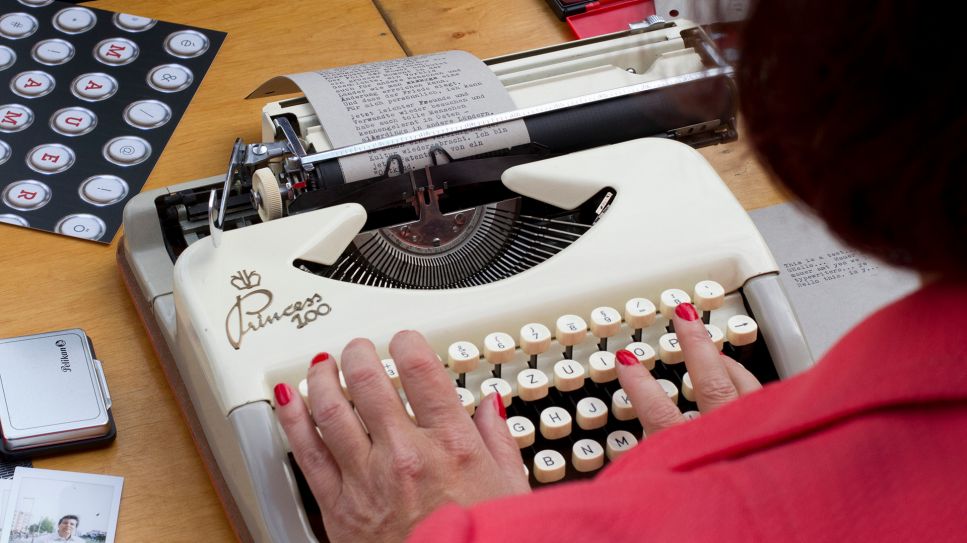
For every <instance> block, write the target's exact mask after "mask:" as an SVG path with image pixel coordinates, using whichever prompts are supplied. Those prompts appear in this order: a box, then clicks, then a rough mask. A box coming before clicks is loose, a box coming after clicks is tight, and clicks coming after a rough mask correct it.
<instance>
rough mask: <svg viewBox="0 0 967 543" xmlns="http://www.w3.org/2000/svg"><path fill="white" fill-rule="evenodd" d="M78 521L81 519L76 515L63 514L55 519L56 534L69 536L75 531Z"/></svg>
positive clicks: (64, 536) (65, 537)
mask: <svg viewBox="0 0 967 543" xmlns="http://www.w3.org/2000/svg"><path fill="white" fill-rule="evenodd" d="M80 523H81V520H80V519H79V518H77V515H64V516H63V517H61V518H60V520H58V521H57V535H59V536H61V537H63V538H64V539H67V538H69V537H70V536H72V535H74V532H76V531H77V525H78V524H80Z"/></svg>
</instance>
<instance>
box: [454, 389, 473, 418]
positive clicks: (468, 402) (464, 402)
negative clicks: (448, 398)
mask: <svg viewBox="0 0 967 543" xmlns="http://www.w3.org/2000/svg"><path fill="white" fill-rule="evenodd" d="M457 399H458V400H460V405H461V406H463V408H464V409H466V411H467V414H469V415H470V416H473V412H474V410H475V409H476V406H475V405H474V403H473V402H474V398H473V393H472V392H470V391H469V390H467V389H465V388H463V387H457Z"/></svg>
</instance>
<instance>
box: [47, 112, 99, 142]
mask: <svg viewBox="0 0 967 543" xmlns="http://www.w3.org/2000/svg"><path fill="white" fill-rule="evenodd" d="M95 126H97V115H95V114H94V112H93V111H91V110H89V109H86V108H82V107H65V108H63V109H58V110H57V111H56V112H55V113H54V114H53V115H52V116H51V118H50V127H51V129H53V130H54V132H58V133H60V134H63V135H65V136H82V135H84V134H87V133H88V132H90V131H91V130H94V127H95Z"/></svg>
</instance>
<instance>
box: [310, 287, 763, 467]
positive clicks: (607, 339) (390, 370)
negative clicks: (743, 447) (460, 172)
mask: <svg viewBox="0 0 967 543" xmlns="http://www.w3.org/2000/svg"><path fill="white" fill-rule="evenodd" d="M655 302H657V303H655ZM683 302H691V303H693V304H695V306H696V308H698V309H699V311H701V312H702V318H703V321H704V322H705V323H706V328H707V329H708V333H709V337H710V338H711V339H712V341H713V342H715V344H716V345H717V346H718V347H719V348H720V349H721V350H723V351H724V352H725V354H727V355H729V356H731V357H733V358H734V359H736V360H737V361H739V362H740V363H742V364H743V365H745V367H746V368H747V369H749V371H751V372H752V373H753V374H755V375H756V377H758V378H759V380H760V381H762V382H768V381H772V380H776V379H778V376H777V374H776V370H775V368H774V366H773V364H772V360H771V358H770V357H769V354H768V351H767V349H766V347H765V344H764V342H763V340H762V338H761V337H760V334H759V331H758V325H757V324H756V322H755V320H754V319H753V318H752V317H750V316H749V311H748V310H747V306H746V304H745V302H744V299H743V297H742V295H741V293H740V292H735V293H731V294H725V292H724V289H723V288H722V287H721V286H720V285H719V284H718V283H715V282H712V281H702V282H700V283H698V284H697V285H695V287H694V288H693V289H692V290H691V291H690V292H686V291H684V290H680V289H669V290H666V291H664V292H663V293H662V294H661V296H660V299H658V300H655V301H654V302H653V301H651V300H648V299H645V298H630V299H629V300H627V303H626V304H625V305H624V306H623V307H598V308H596V309H594V310H593V311H591V313H590V314H587V315H577V314H574V315H561V316H560V317H559V318H558V319H557V321H556V322H549V323H538V322H535V323H530V324H526V325H524V326H523V327H522V328H521V329H520V330H514V331H510V330H507V331H494V332H492V333H490V334H487V335H485V336H484V337H476V338H475V337H468V338H466V340H464V341H458V342H456V343H453V344H452V345H450V347H449V349H447V352H444V353H438V355H439V356H440V358H441V360H442V361H443V362H444V363H445V364H446V365H447V367H448V369H449V370H450V371H451V372H452V375H453V378H454V384H455V386H456V393H457V398H458V401H459V402H460V403H461V404H462V405H463V407H464V408H465V409H466V410H467V412H468V413H470V414H473V412H474V410H475V408H476V406H477V405H479V403H480V401H481V399H482V398H484V397H486V396H487V395H488V394H490V393H493V392H496V393H498V394H500V396H501V398H502V399H503V402H504V406H505V407H506V409H507V426H508V428H509V429H510V432H511V434H512V435H513V437H514V439H515V440H516V441H517V444H518V446H519V447H520V449H521V455H522V457H523V460H524V466H525V468H526V469H527V471H528V474H529V477H530V482H531V485H532V486H540V485H543V484H548V483H554V482H558V481H562V480H570V479H578V478H583V477H590V476H593V475H594V474H595V473H596V472H597V471H599V470H600V469H601V468H602V467H604V466H605V465H606V464H607V463H608V462H609V461H611V460H614V459H616V458H617V457H619V456H620V455H622V454H623V453H625V452H627V451H628V450H630V449H631V448H632V447H634V446H635V445H636V444H638V443H639V442H640V441H641V440H643V439H645V438H646V437H647V436H645V435H643V430H642V427H641V424H640V423H639V422H638V419H637V417H636V415H635V411H634V409H633V408H632V406H631V402H630V401H629V400H628V397H627V396H626V395H625V393H624V391H623V390H622V388H621V384H620V383H619V382H618V378H617V371H616V368H615V355H614V353H615V351H617V350H619V349H627V350H629V351H631V352H632V353H634V354H635V355H636V356H637V357H638V360H639V361H640V362H641V363H642V364H643V365H644V366H645V367H647V368H648V369H649V370H651V372H652V375H654V377H655V378H656V379H657V380H658V382H659V383H660V384H661V386H662V387H663V388H664V389H665V391H666V392H667V393H668V396H669V397H670V398H671V399H672V400H673V401H675V402H676V403H677V404H678V407H679V408H680V409H681V411H682V413H684V414H685V415H686V417H687V418H689V419H692V418H695V417H698V416H700V414H699V412H698V408H697V406H696V404H695V403H694V396H693V391H692V385H691V380H690V379H689V376H688V372H687V371H686V368H685V364H684V363H683V362H684V357H683V356H682V351H681V348H680V347H679V345H678V340H677V338H676V336H675V333H674V330H673V329H672V327H671V325H670V322H669V319H668V318H666V317H665V315H671V312H672V311H674V308H675V306H677V305H678V304H679V303H683ZM383 366H384V368H385V369H386V373H387V375H388V376H389V378H390V379H391V380H392V381H393V383H394V384H395V385H396V387H397V388H398V389H400V394H401V397H402V399H403V401H404V405H405V406H406V409H407V412H408V413H409V414H410V416H411V417H412V416H413V412H412V410H411V409H410V407H409V403H408V402H406V397H405V393H404V392H403V391H402V388H401V385H400V381H399V374H398V372H397V368H396V365H395V364H394V363H393V361H392V360H390V359H386V360H383ZM340 379H341V380H342V385H343V393H344V394H346V396H347V398H348V397H349V394H348V392H347V390H346V387H345V380H343V379H342V374H340ZM299 390H300V392H301V393H302V394H303V396H305V395H306V394H307V392H308V391H307V385H306V382H305V380H303V381H302V382H301V383H300V385H299ZM350 399H351V398H350Z"/></svg>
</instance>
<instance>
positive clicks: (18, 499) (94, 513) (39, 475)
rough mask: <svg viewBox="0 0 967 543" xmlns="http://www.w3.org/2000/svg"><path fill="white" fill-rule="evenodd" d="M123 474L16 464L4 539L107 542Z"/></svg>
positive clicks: (9, 541) (21, 542) (12, 542)
mask: <svg viewBox="0 0 967 543" xmlns="http://www.w3.org/2000/svg"><path fill="white" fill-rule="evenodd" d="M122 481H123V479H122V478H120V477H112V476H107V475H90V474H82V473H66V472H59V471H50V470H35V469H18V470H17V474H16V475H15V476H14V484H13V490H12V491H11V497H10V500H9V502H8V503H7V510H8V513H7V516H6V521H5V523H4V524H5V526H4V527H5V530H4V534H3V538H2V542H3V543H48V542H67V541H69V542H104V543H107V542H111V541H114V531H115V526H116V524H117V513H118V506H119V504H120V497H121V484H122Z"/></svg>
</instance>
